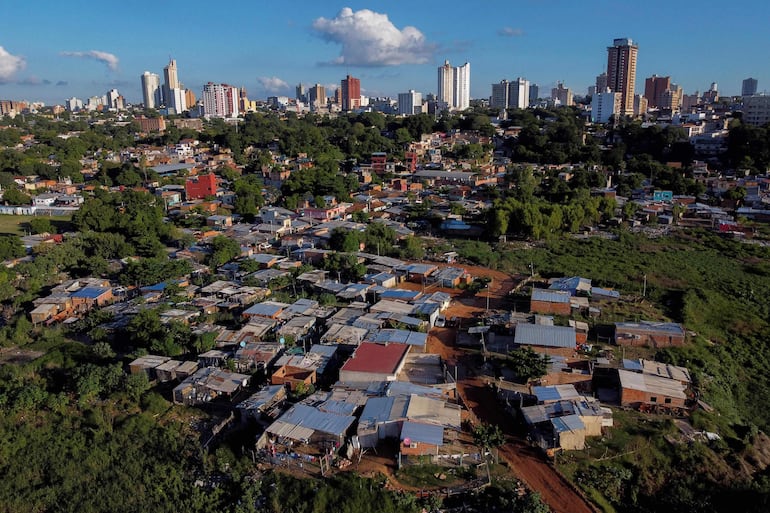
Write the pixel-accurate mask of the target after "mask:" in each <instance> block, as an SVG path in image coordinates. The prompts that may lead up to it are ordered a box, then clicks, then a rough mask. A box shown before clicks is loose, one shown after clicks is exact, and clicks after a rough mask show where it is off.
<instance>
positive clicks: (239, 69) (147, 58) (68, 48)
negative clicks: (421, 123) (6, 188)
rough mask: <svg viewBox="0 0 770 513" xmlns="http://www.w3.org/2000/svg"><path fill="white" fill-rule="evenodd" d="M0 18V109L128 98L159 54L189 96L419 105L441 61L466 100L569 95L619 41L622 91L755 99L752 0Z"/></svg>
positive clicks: (227, 5) (135, 0)
mask: <svg viewBox="0 0 770 513" xmlns="http://www.w3.org/2000/svg"><path fill="white" fill-rule="evenodd" d="M3 18H4V22H3V26H2V30H0V99H17V100H21V99H25V100H30V101H36V100H40V101H44V102H46V104H53V103H63V102H64V100H65V99H67V98H69V97H71V96H77V97H79V98H87V97H88V96H92V95H102V94H104V93H105V92H106V91H107V90H109V89H111V88H113V87H115V88H117V89H118V90H119V91H120V92H121V93H122V94H123V95H124V96H125V97H126V99H127V100H128V101H129V102H139V101H140V98H141V89H140V81H139V76H140V75H141V74H142V73H143V72H144V71H145V70H147V71H152V72H155V73H158V74H159V75H162V72H163V67H164V66H165V65H166V64H167V63H168V60H169V57H173V58H174V59H176V61H177V66H178V69H179V78H180V80H181V81H182V83H183V84H184V85H185V86H186V87H187V88H189V89H192V90H193V91H194V92H195V93H196V96H199V95H200V91H201V89H202V87H203V84H204V83H206V82H208V81H212V82H225V83H229V84H232V85H235V86H239V87H246V89H247V90H248V92H249V96H250V97H251V98H265V97H266V96H268V95H275V94H289V95H293V94H294V86H295V85H296V84H297V83H299V82H302V83H304V84H308V85H311V84H314V83H320V84H323V85H327V86H331V85H332V84H339V81H340V79H341V78H344V76H345V75H346V74H347V73H350V74H351V75H353V76H356V77H359V78H360V79H361V87H362V90H363V93H364V94H365V95H367V96H384V95H389V96H396V95H397V94H398V93H399V92H405V91H406V90H408V89H415V90H418V91H421V92H423V93H424V94H425V93H429V92H435V91H436V68H437V66H439V65H441V64H442V63H443V62H444V60H445V59H448V60H449V61H450V62H451V63H452V64H455V65H459V64H462V63H463V62H465V61H468V62H470V63H471V97H473V98H480V97H488V96H489V94H490V92H491V84H492V83H493V82H498V81H500V80H501V79H503V78H507V79H514V78H516V77H517V76H522V77H525V78H527V79H529V80H530V81H532V82H535V83H537V84H539V85H540V86H541V95H542V94H543V93H542V91H543V90H549V89H550V88H551V87H553V86H554V84H555V83H556V81H559V80H561V81H563V82H564V83H565V85H566V86H568V87H570V88H572V89H573V91H575V92H576V93H577V94H585V92H586V88H587V87H588V86H589V85H592V84H593V83H594V78H595V76H596V75H597V74H599V73H601V72H602V71H604V70H605V67H606V58H607V57H606V55H607V53H606V47H607V46H608V45H610V44H611V43H612V40H613V39H614V38H621V37H629V38H632V39H633V40H635V41H636V42H637V44H638V45H639V58H638V70H637V87H636V90H637V92H638V93H641V92H643V89H644V78H646V77H648V76H650V75H652V74H653V73H656V74H658V75H670V76H671V79H672V81H673V82H675V83H677V84H680V85H681V86H682V87H683V88H684V90H685V92H686V93H692V92H694V91H695V90H698V91H704V90H706V89H707V88H708V87H709V85H710V84H711V82H717V83H718V84H719V91H720V93H723V94H727V95H730V94H739V93H740V84H741V81H742V80H743V79H744V78H746V77H754V78H756V79H758V80H759V90H760V91H762V90H767V91H770V60H769V59H768V57H767V52H768V50H769V49H770V31H768V30H767V27H766V26H767V22H768V20H769V19H770V3H768V2H766V0H746V1H744V2H741V4H740V6H739V7H736V8H731V7H730V5H729V4H725V3H724V2H716V1H713V0H700V1H697V2H671V1H670V0H668V1H663V0H648V1H646V2H643V3H641V2H634V1H630V0H629V1H622V0H615V1H605V0H584V1H581V2H575V1H574V0H573V1H568V0H565V1H558V0H550V1H549V0H478V1H476V2H458V1H454V0H444V1H434V0H421V1H403V0H396V1H393V0H391V1H383V2H366V3H361V2H342V3H339V4H336V3H332V2H326V1H319V0H316V1H312V2H311V1H305V0H292V1H289V2H282V3H276V2H270V1H260V0H250V1H247V0H229V1H228V2H212V1H210V0H209V1H207V2H202V1H198V0H187V1H177V0H154V1H146V0H131V1H130V2H111V1H109V0H102V1H92V0H88V1H87V0H66V1H64V0H57V1H53V0H3Z"/></svg>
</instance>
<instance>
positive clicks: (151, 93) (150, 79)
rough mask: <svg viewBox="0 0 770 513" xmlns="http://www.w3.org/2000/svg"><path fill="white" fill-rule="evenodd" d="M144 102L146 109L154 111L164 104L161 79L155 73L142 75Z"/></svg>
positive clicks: (147, 72) (146, 72)
mask: <svg viewBox="0 0 770 513" xmlns="http://www.w3.org/2000/svg"><path fill="white" fill-rule="evenodd" d="M141 79H142V101H143V102H144V108H145V109H154V108H156V107H159V106H160V104H161V103H163V92H162V90H161V88H160V77H159V76H158V75H157V74H155V73H150V72H149V71H145V72H144V73H142V77H141Z"/></svg>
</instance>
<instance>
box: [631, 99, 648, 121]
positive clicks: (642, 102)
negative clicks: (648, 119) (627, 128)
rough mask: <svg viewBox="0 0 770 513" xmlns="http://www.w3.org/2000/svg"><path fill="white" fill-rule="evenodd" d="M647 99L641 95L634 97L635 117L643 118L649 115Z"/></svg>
mask: <svg viewBox="0 0 770 513" xmlns="http://www.w3.org/2000/svg"><path fill="white" fill-rule="evenodd" d="M647 108H648V105H647V98H645V97H644V96H642V95H641V94H635V95H634V112H633V113H634V116H643V115H644V114H647Z"/></svg>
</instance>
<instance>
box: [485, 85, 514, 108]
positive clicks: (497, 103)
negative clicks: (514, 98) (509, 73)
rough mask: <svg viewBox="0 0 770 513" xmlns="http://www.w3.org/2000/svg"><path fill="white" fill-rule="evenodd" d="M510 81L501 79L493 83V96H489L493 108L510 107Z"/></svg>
mask: <svg viewBox="0 0 770 513" xmlns="http://www.w3.org/2000/svg"><path fill="white" fill-rule="evenodd" d="M509 84H510V82H508V81H507V80H501V81H500V83H499V84H492V96H490V98H489V106H490V107H491V108H493V109H505V108H508V91H509V89H508V85H509Z"/></svg>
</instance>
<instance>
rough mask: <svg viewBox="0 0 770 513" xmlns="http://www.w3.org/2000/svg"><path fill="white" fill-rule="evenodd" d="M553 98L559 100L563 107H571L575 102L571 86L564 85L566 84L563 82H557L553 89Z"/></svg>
mask: <svg viewBox="0 0 770 513" xmlns="http://www.w3.org/2000/svg"><path fill="white" fill-rule="evenodd" d="M551 99H552V100H554V101H558V102H559V105H561V106H562V107H569V106H570V105H574V104H575V102H574V99H573V95H572V89H570V88H569V87H564V84H562V83H561V82H557V83H556V87H554V88H553V89H551Z"/></svg>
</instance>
